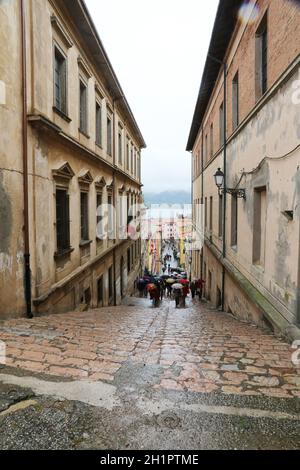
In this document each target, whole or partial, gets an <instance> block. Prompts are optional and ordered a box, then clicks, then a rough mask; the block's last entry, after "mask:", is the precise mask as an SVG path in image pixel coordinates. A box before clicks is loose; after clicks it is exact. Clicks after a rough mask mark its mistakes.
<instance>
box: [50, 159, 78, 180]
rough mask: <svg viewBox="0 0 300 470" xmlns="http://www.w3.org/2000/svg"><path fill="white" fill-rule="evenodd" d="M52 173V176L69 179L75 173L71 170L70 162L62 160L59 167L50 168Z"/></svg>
mask: <svg viewBox="0 0 300 470" xmlns="http://www.w3.org/2000/svg"><path fill="white" fill-rule="evenodd" d="M52 175H53V177H54V178H63V179H65V180H71V179H72V178H73V176H75V173H74V171H73V170H72V168H71V166H70V164H69V163H68V162H64V163H63V164H62V165H61V166H60V167H59V168H57V169H55V170H52Z"/></svg>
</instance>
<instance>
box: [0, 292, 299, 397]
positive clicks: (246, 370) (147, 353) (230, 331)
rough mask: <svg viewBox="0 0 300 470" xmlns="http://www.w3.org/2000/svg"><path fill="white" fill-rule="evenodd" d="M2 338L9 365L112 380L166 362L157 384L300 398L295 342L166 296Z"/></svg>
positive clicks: (10, 330) (19, 329)
mask: <svg viewBox="0 0 300 470" xmlns="http://www.w3.org/2000/svg"><path fill="white" fill-rule="evenodd" d="M130 303H131V304H132V305H134V304H136V307H135V308H133V307H131V306H130ZM0 338H1V339H2V340H3V341H5V342H6V344H7V356H8V359H7V365H8V366H11V367H17V368H22V369H25V370H28V371H32V372H38V373H45V374H50V375H55V376H61V377H68V378H73V379H78V378H80V379H88V380H92V381H98V380H104V381H108V382H113V380H114V378H115V376H116V374H117V373H118V371H119V370H120V369H121V368H122V365H123V364H124V363H126V362H127V361H128V360H130V361H133V362H136V363H139V364H146V365H159V366H161V371H162V373H161V375H160V380H159V383H157V384H155V385H154V387H155V388H158V387H159V388H166V389H172V390H187V391H194V392H214V391H220V392H223V393H237V394H244V395H245V394H246V395H267V396H274V397H283V398H288V397H299V396H300V374H299V372H300V368H298V369H297V368H296V367H295V366H294V365H293V363H292V360H291V356H292V353H293V350H292V349H291V348H290V346H289V345H288V344H286V343H284V342H283V341H280V340H279V339H277V338H275V337H274V336H273V335H271V334H269V333H268V332H264V331H262V330H261V329H259V328H257V327H256V326H251V325H250V326H249V325H247V324H244V323H241V322H239V321H237V320H235V319H234V318H233V317H232V316H230V315H226V314H223V313H219V312H215V311H210V310H209V308H205V306H203V305H202V306H199V304H197V305H196V304H194V305H193V304H192V303H191V304H190V307H189V308H187V309H185V310H182V309H181V310H176V309H175V308H174V305H173V302H169V301H168V300H166V301H165V302H164V303H163V305H162V307H161V308H160V309H153V308H151V307H150V302H149V301H147V300H146V301H144V300H135V299H130V300H129V306H128V305H127V306H125V305H124V306H123V307H119V308H113V309H103V310H94V311H90V312H88V313H70V314H64V315H57V316H49V317H43V318H35V319H34V320H32V321H30V322H29V321H27V320H12V321H9V322H7V323H5V324H4V325H3V326H2V327H1V329H0Z"/></svg>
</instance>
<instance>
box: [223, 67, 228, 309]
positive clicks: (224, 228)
mask: <svg viewBox="0 0 300 470" xmlns="http://www.w3.org/2000/svg"><path fill="white" fill-rule="evenodd" d="M223 72H224V119H223V120H224V137H223V139H224V140H223V158H224V161H223V167H224V169H223V172H224V193H223V250H222V255H223V260H225V258H226V208H227V197H226V196H227V193H226V189H227V135H226V134H227V65H226V63H223ZM224 310H225V266H224V265H223V270H222V311H223V312H224Z"/></svg>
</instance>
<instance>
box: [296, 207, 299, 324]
mask: <svg viewBox="0 0 300 470" xmlns="http://www.w3.org/2000/svg"><path fill="white" fill-rule="evenodd" d="M299 215H300V214H299ZM298 220H299V240H300V217H299V219H298ZM298 247H299V244H298ZM298 250H299V254H298V289H297V303H296V305H297V306H296V308H297V311H296V323H297V325H298V326H300V247H299V248H298Z"/></svg>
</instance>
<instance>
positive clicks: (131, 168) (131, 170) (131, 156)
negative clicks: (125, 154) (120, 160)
mask: <svg viewBox="0 0 300 470" xmlns="http://www.w3.org/2000/svg"><path fill="white" fill-rule="evenodd" d="M130 172H131V173H132V172H133V147H132V146H131V153H130Z"/></svg>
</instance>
